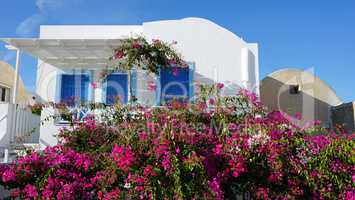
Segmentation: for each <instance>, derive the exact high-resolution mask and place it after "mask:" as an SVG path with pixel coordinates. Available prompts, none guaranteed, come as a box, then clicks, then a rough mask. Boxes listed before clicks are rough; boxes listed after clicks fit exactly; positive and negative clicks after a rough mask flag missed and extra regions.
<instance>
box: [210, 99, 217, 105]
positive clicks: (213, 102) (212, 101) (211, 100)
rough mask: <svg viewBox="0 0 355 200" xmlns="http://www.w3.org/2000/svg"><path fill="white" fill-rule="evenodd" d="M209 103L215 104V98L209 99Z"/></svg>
mask: <svg viewBox="0 0 355 200" xmlns="http://www.w3.org/2000/svg"><path fill="white" fill-rule="evenodd" d="M208 103H209V104H210V105H214V104H215V103H216V102H215V100H214V99H213V98H211V99H209V100H208Z"/></svg>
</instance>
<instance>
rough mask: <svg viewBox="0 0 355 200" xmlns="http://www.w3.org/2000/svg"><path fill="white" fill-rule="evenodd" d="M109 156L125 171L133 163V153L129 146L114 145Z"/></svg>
mask: <svg viewBox="0 0 355 200" xmlns="http://www.w3.org/2000/svg"><path fill="white" fill-rule="evenodd" d="M111 157H112V158H113V160H114V161H115V162H116V164H117V166H118V167H119V168H120V169H122V170H124V171H127V170H128V169H129V168H130V167H131V166H132V165H133V163H134V160H135V158H134V154H133V152H132V150H131V149H130V148H125V147H123V146H118V145H117V144H115V145H114V147H113V149H112V152H111Z"/></svg>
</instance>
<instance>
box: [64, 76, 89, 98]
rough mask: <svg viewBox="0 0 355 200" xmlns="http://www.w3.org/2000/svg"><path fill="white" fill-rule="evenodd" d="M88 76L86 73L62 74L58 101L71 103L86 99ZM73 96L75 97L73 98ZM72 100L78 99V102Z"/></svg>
mask: <svg viewBox="0 0 355 200" xmlns="http://www.w3.org/2000/svg"><path fill="white" fill-rule="evenodd" d="M89 82H90V78H89V76H88V75H86V74H80V75H74V74H62V76H61V89H60V101H61V102H64V103H68V104H69V105H73V104H74V103H80V102H81V101H87V100H88V91H89ZM74 98H75V99H74ZM74 100H79V102H77V101H75V102H74Z"/></svg>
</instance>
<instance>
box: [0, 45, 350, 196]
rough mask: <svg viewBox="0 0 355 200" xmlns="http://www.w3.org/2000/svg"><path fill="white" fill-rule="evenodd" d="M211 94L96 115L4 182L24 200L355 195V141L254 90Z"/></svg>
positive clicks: (8, 169) (3, 176) (4, 171)
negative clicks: (298, 121) (295, 116)
mask: <svg viewBox="0 0 355 200" xmlns="http://www.w3.org/2000/svg"><path fill="white" fill-rule="evenodd" d="M155 42H159V41H155ZM134 48H140V47H139V46H138V45H137V46H135V47H134ZM211 88H212V89H213V88H214V89H217V90H221V89H222V88H223V86H222V85H215V86H213V87H211ZM201 91H202V93H203V94H206V96H205V97H199V98H197V100H196V102H194V103H189V104H186V103H184V104H182V103H179V102H175V101H173V102H171V103H170V104H168V105H166V106H165V107H157V108H144V107H142V106H136V107H126V106H121V107H115V109H114V111H113V114H112V117H109V118H107V119H106V121H104V122H98V121H96V120H95V116H89V117H87V118H86V121H85V123H79V124H75V125H74V126H73V127H72V128H67V129H63V130H61V132H60V135H59V136H60V138H62V141H63V143H62V144H60V145H57V146H55V147H47V148H46V149H45V150H44V151H42V152H32V153H29V154H28V155H26V156H24V157H19V158H18V159H17V160H16V161H15V162H14V163H12V164H11V165H6V166H4V165H2V166H0V184H1V185H3V186H5V187H6V188H7V189H10V190H11V195H12V197H13V198H16V197H18V198H20V199H63V200H64V199H99V200H109V199H177V200H178V199H179V200H180V199H196V200H197V199H236V197H237V196H238V195H243V194H245V195H248V196H251V197H252V198H253V199H346V200H351V199H353V198H354V194H355V190H354V188H355V182H354V179H355V158H354V149H355V142H354V135H352V134H345V133H342V132H339V131H338V130H335V131H329V130H326V129H324V128H321V127H317V126H314V124H313V126H312V127H311V128H304V127H302V128H301V127H298V126H297V125H294V124H292V123H291V122H290V121H289V120H288V118H287V117H286V116H285V115H284V114H283V113H281V112H278V111H273V112H267V111H266V110H265V109H264V108H263V105H262V104H261V103H260V101H259V99H258V98H257V96H256V95H255V94H253V93H251V92H249V91H247V90H241V91H240V92H239V93H238V94H237V95H236V96H234V97H221V96H220V95H219V93H218V91H217V92H216V93H214V91H212V90H210V89H209V88H207V87H205V88H202V90H201ZM206 91H207V92H206ZM204 92H205V93H204ZM211 94H216V95H214V96H213V95H212V96H211ZM211 99H213V102H212V101H211Z"/></svg>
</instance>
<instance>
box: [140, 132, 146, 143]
mask: <svg viewBox="0 0 355 200" xmlns="http://www.w3.org/2000/svg"><path fill="white" fill-rule="evenodd" d="M138 137H139V140H140V141H142V142H144V141H146V140H147V139H148V133H147V132H145V131H143V132H141V133H139V134H138Z"/></svg>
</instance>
